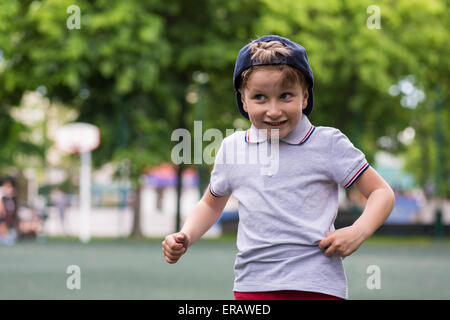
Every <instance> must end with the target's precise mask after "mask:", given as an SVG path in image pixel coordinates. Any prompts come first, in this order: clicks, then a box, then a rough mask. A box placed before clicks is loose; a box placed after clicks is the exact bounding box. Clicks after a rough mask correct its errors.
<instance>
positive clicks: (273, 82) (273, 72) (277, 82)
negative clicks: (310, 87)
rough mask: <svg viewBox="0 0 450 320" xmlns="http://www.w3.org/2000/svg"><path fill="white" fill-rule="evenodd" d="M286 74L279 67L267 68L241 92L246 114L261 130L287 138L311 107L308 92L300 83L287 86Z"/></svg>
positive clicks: (254, 75)
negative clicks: (284, 75)
mask: <svg viewBox="0 0 450 320" xmlns="http://www.w3.org/2000/svg"><path fill="white" fill-rule="evenodd" d="M283 80H284V79H283V74H282V72H281V71H280V70H278V69H277V67H276V66H264V67H262V68H258V70H256V71H254V72H253V73H252V74H251V76H250V78H249V80H248V83H247V86H246V88H244V90H243V91H242V92H241V97H242V104H243V108H244V110H245V111H246V112H247V113H248V115H249V118H250V121H251V122H252V124H253V125H254V126H255V127H256V128H258V129H266V130H267V136H268V137H270V135H271V132H270V131H271V130H270V129H278V130H279V138H280V139H281V138H284V137H285V136H286V135H287V134H288V133H289V132H291V131H292V130H294V128H295V127H296V126H297V124H298V123H299V121H300V119H301V118H302V111H303V109H304V108H306V106H307V103H308V91H307V90H304V89H306V88H302V87H301V85H300V84H299V83H291V84H285V83H283Z"/></svg>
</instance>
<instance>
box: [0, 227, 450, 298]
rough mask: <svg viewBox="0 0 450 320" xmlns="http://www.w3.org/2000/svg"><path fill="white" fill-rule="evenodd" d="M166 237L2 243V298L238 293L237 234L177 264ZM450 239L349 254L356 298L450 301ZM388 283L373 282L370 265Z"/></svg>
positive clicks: (370, 246) (207, 243) (377, 241)
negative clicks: (74, 283) (76, 282)
mask: <svg viewBox="0 0 450 320" xmlns="http://www.w3.org/2000/svg"><path fill="white" fill-rule="evenodd" d="M161 240H162V239H161V238H152V239H142V240H125V239H122V240H120V239H119V240H118V239H110V238H95V239H93V240H92V241H91V242H90V243H89V244H81V243H80V242H79V241H78V240H77V239H74V238H51V239H47V240H46V242H44V243H37V242H31V241H28V242H21V243H18V244H16V245H15V246H12V247H5V246H1V247H0V260H1V261H2V263H0V283H1V286H0V299H233V294H232V287H233V278H234V275H233V263H234V258H235V254H236V246H235V237H234V236H230V235H226V236H223V237H220V238H218V239H205V240H201V241H199V242H198V243H196V244H195V245H194V246H193V247H192V248H190V249H189V251H188V253H187V254H186V255H185V256H184V257H183V258H182V259H181V260H180V262H179V263H177V264H175V265H169V264H167V263H166V262H165V261H164V260H163V258H162V255H161ZM449 252H450V241H449V240H448V239H445V240H443V241H434V240H433V238H429V237H387V236H374V237H372V238H371V239H369V240H368V241H367V242H366V243H365V244H363V246H361V248H360V249H359V250H358V251H356V252H355V253H354V254H353V255H352V256H350V257H348V258H346V259H344V265H345V269H346V273H347V279H348V286H349V298H350V299H450V277H448V272H449V270H450V255H449ZM70 265H78V266H79V267H80V269H81V289H80V290H76V289H75V290H69V289H68V288H67V286H66V281H67V279H68V278H69V277H70V276H71V274H67V273H66V270H67V267H68V266H70ZM371 265H376V266H378V267H379V269H380V271H381V289H374V290H370V289H368V288H367V285H366V283H367V279H368V278H369V277H370V273H368V272H367V270H368V267H369V266H371Z"/></svg>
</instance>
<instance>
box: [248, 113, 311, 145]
mask: <svg viewBox="0 0 450 320" xmlns="http://www.w3.org/2000/svg"><path fill="white" fill-rule="evenodd" d="M315 129H316V127H315V126H313V125H312V124H311V122H309V119H308V117H307V116H306V115H304V114H303V115H302V118H301V119H300V121H299V123H298V124H297V126H296V127H295V128H294V130H292V131H291V132H289V133H288V134H287V135H286V136H285V137H284V138H282V139H280V141H283V142H286V143H288V144H292V145H302V144H303V143H305V142H306V141H308V139H309V138H310V137H311V135H312V134H313V132H314V130H315ZM244 139H245V142H247V143H261V142H264V141H266V140H267V132H266V130H264V129H258V128H256V127H255V126H254V125H253V124H252V125H251V127H250V128H249V129H248V130H247V131H246V132H245V138H244Z"/></svg>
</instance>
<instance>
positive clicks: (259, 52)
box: [239, 41, 308, 90]
mask: <svg viewBox="0 0 450 320" xmlns="http://www.w3.org/2000/svg"><path fill="white" fill-rule="evenodd" d="M250 52H251V54H252V56H251V59H252V60H255V61H257V62H258V63H261V64H262V65H256V66H251V67H250V68H248V69H246V70H244V71H243V72H242V73H241V83H240V86H239V88H240V89H244V88H246V87H247V83H248V80H249V79H250V75H251V74H252V73H253V72H254V71H256V70H258V69H261V68H264V67H267V66H272V67H276V68H277V69H278V70H279V71H281V72H282V73H283V82H282V85H284V86H286V85H292V84H295V83H298V84H300V86H301V87H302V89H303V90H306V89H307V88H308V82H307V81H306V77H305V75H304V74H303V72H302V71H301V70H299V69H297V68H294V67H291V66H289V65H286V64H271V63H272V62H274V61H275V59H276V58H278V57H279V56H283V57H287V56H290V55H291V54H292V51H291V49H289V48H288V47H286V46H285V45H284V44H283V43H281V42H280V41H267V42H256V41H252V42H251V43H250Z"/></svg>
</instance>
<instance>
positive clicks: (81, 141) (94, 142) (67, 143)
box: [55, 122, 100, 154]
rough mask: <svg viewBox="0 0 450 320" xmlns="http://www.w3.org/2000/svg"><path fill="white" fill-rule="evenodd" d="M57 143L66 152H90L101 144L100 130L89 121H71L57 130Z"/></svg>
mask: <svg viewBox="0 0 450 320" xmlns="http://www.w3.org/2000/svg"><path fill="white" fill-rule="evenodd" d="M55 145H56V147H57V148H58V149H59V150H60V151H62V152H65V153H71V154H73V153H75V154H81V153H86V152H90V151H92V150H95V149H97V148H98V146H99V145H100V130H99V129H98V128H97V127H96V126H94V125H92V124H88V123H82V122H74V123H70V124H67V125H65V126H62V127H60V128H59V129H58V130H57V131H56V135H55Z"/></svg>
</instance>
